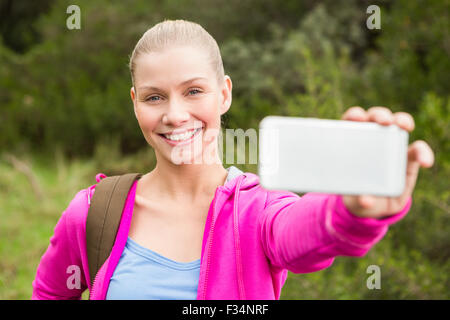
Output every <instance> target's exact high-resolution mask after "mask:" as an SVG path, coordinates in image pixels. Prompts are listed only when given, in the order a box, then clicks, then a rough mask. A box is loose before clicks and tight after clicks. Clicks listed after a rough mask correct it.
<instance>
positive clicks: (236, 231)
mask: <svg viewBox="0 0 450 320" xmlns="http://www.w3.org/2000/svg"><path fill="white" fill-rule="evenodd" d="M243 179H244V175H242V176H241V177H239V180H238V182H237V185H236V189H235V191H234V208H233V230H234V247H235V250H236V268H237V278H238V286H239V299H241V300H245V287H244V279H243V271H242V257H241V245H240V242H239V240H240V237H239V215H238V214H239V212H238V208H239V206H238V203H239V190H240V187H241V183H242V180H243Z"/></svg>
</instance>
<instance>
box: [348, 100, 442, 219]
mask: <svg viewBox="0 0 450 320" xmlns="http://www.w3.org/2000/svg"><path fill="white" fill-rule="evenodd" d="M342 120H350V121H368V122H376V123H378V124H380V125H391V124H395V125H397V126H399V127H400V128H401V129H404V130H406V131H408V132H411V131H412V130H414V119H413V117H412V116H411V115H410V114H409V113H406V112H396V113H394V114H393V113H392V112H391V110H389V109H388V108H385V107H372V108H369V110H367V111H365V110H364V109H363V108H361V107H351V108H349V109H348V110H347V111H346V112H345V113H344V115H343V116H342ZM433 163H434V154H433V151H432V150H431V148H430V146H429V145H428V144H427V143H426V142H425V141H422V140H417V141H414V142H413V143H411V144H410V145H409V147H408V164H407V167H406V183H405V189H404V190H403V193H402V194H401V195H400V196H399V197H380V196H372V195H358V196H349V195H343V196H342V200H343V202H344V205H345V207H346V208H347V209H348V210H349V211H350V212H351V213H353V214H354V215H356V216H359V217H370V218H377V219H381V218H384V217H388V216H391V215H394V214H395V213H398V212H399V211H401V210H402V209H403V208H404V207H405V205H406V202H407V201H408V199H409V197H410V196H411V195H412V193H413V190H414V187H415V185H416V180H417V176H418V174H419V168H420V167H424V168H429V167H431V166H432V165H433Z"/></svg>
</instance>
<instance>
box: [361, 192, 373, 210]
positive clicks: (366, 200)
mask: <svg viewBox="0 0 450 320" xmlns="http://www.w3.org/2000/svg"><path fill="white" fill-rule="evenodd" d="M357 201H358V203H359V205H360V206H361V207H363V208H365V209H369V208H372V206H373V205H374V204H375V201H376V199H375V197H374V196H370V195H366V194H364V195H360V196H358V200H357Z"/></svg>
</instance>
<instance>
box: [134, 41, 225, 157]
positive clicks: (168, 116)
mask: <svg viewBox="0 0 450 320" xmlns="http://www.w3.org/2000/svg"><path fill="white" fill-rule="evenodd" d="M133 78H134V87H133V88H131V98H132V100H133V104H134V111H135V115H136V118H137V120H138V123H139V126H140V128H141V130H142V133H143V134H144V137H145V139H146V141H147V142H148V143H149V144H150V145H151V146H152V147H153V149H154V150H155V154H156V157H157V160H158V161H161V160H167V161H170V162H172V163H176V164H179V163H177V162H179V161H180V160H181V162H184V163H199V162H198V161H200V162H201V163H203V162H204V161H203V160H202V159H203V158H204V157H205V152H211V151H212V152H214V150H215V149H217V148H216V147H217V137H218V134H219V132H220V116H221V115H222V114H224V113H225V112H226V111H227V110H228V109H229V107H230V105H231V89H232V85H231V79H230V78H229V77H228V76H225V78H224V79H223V81H218V79H217V74H216V73H215V72H214V69H213V68H212V66H211V64H210V63H208V58H207V55H206V54H205V52H204V51H202V50H201V49H200V48H196V47H190V46H178V47H170V48H167V49H164V50H163V51H157V52H150V53H145V54H142V55H140V56H139V57H137V59H136V70H135V72H134V77H133ZM198 128H201V130H198V131H196V130H195V129H198ZM194 130H195V131H194ZM192 131H193V132H194V133H195V134H194V135H193V136H191V133H192ZM178 133H180V135H177V134H178ZM164 134H165V135H164ZM194 146H195V147H194ZM216 151H217V150H216ZM174 157H176V158H177V159H176V160H174ZM199 159H200V160H199Z"/></svg>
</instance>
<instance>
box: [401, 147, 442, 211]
mask: <svg viewBox="0 0 450 320" xmlns="http://www.w3.org/2000/svg"><path fill="white" fill-rule="evenodd" d="M433 163H434V154H433V151H432V150H431V148H430V147H429V146H428V144H427V143H426V142H425V141H422V140H417V141H415V142H413V143H412V144H411V145H410V146H409V147H408V164H407V166H406V180H405V189H404V192H403V194H402V195H401V196H400V202H401V203H405V202H406V199H407V198H409V197H410V196H411V195H412V194H413V191H414V187H415V186H416V181H417V177H418V175H419V169H420V167H421V166H422V167H426V168H429V167H431V166H432V165H433Z"/></svg>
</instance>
